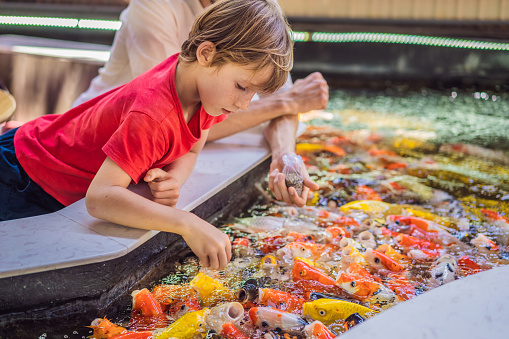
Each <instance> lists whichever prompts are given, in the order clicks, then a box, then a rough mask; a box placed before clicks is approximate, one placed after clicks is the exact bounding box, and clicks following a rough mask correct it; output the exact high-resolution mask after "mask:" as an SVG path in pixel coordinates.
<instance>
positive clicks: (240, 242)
mask: <svg viewBox="0 0 509 339" xmlns="http://www.w3.org/2000/svg"><path fill="white" fill-rule="evenodd" d="M232 252H233V254H234V255H235V257H237V258H238V257H243V256H250V255H254V250H253V247H252V246H251V240H249V238H246V237H239V238H236V239H235V240H233V242H232Z"/></svg>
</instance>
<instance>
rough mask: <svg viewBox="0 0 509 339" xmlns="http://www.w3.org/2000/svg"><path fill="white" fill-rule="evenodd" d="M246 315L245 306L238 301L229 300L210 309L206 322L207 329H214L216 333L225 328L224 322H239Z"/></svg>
mask: <svg viewBox="0 0 509 339" xmlns="http://www.w3.org/2000/svg"><path fill="white" fill-rule="evenodd" d="M243 316H244V307H242V305H241V304H240V303H238V302H228V303H224V304H221V305H217V306H214V307H212V308H211V309H210V313H209V315H208V316H207V318H206V320H205V322H206V323H207V329H208V330H209V329H213V330H214V331H216V333H219V332H221V331H222V330H223V324H225V323H230V324H238V323H239V322H240V320H241V319H242V317H243Z"/></svg>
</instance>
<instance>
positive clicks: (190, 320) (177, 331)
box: [154, 308, 210, 339]
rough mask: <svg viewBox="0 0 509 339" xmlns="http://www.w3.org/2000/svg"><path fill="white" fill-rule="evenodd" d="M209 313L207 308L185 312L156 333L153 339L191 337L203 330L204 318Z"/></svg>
mask: <svg viewBox="0 0 509 339" xmlns="http://www.w3.org/2000/svg"><path fill="white" fill-rule="evenodd" d="M209 314H210V309H208V308H204V309H201V310H199V311H194V312H190V313H186V314H184V315H183V316H182V317H180V318H179V319H177V320H176V321H175V322H174V323H172V324H171V325H170V326H168V327H167V328H166V329H165V330H164V331H162V332H161V333H159V334H157V335H156V336H155V338H154V339H170V338H181V339H192V338H194V337H195V335H196V334H197V333H204V332H205V328H206V324H207V323H206V319H207V317H208V315H209Z"/></svg>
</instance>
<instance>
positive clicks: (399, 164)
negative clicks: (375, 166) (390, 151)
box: [384, 162, 407, 171]
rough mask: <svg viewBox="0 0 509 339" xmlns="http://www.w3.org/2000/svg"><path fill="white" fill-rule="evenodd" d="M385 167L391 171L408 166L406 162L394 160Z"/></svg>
mask: <svg viewBox="0 0 509 339" xmlns="http://www.w3.org/2000/svg"><path fill="white" fill-rule="evenodd" d="M384 167H385V169H388V170H389V171H394V170H397V169H403V168H407V164H406V163H405V162H392V163H390V164H388V165H385V166H384Z"/></svg>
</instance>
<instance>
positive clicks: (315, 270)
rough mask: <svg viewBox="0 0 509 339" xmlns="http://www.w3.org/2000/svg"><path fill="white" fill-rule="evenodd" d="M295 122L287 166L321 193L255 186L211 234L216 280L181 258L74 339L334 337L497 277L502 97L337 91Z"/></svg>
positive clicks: (508, 204) (501, 246) (503, 246)
mask: <svg viewBox="0 0 509 339" xmlns="http://www.w3.org/2000/svg"><path fill="white" fill-rule="evenodd" d="M301 119H302V120H303V121H305V122H306V124H307V130H306V131H305V132H304V134H303V135H301V136H300V137H299V138H298V145H297V154H298V155H300V157H301V158H302V159H303V161H304V163H305V166H306V168H307V170H308V172H309V174H310V176H311V178H312V179H313V180H314V181H315V182H317V183H318V184H319V185H320V188H319V189H318V190H317V191H315V192H312V193H311V194H310V197H309V200H308V203H307V206H306V207H303V208H296V207H294V206H288V205H285V204H282V203H279V202H276V201H275V200H274V199H273V198H272V197H271V194H270V192H269V191H268V189H267V188H266V187H267V183H266V182H264V183H261V186H260V200H259V202H258V203H257V204H256V205H254V206H252V207H251V208H250V209H249V210H245V211H241V212H240V213H239V214H238V215H236V216H235V218H230V219H228V220H224V221H220V222H218V223H216V225H217V226H218V227H220V228H221V229H222V230H223V231H224V232H226V233H227V234H229V235H230V238H231V240H232V248H233V258H232V260H231V262H230V263H229V264H228V266H227V268H226V269H225V270H223V271H211V270H208V269H203V268H201V267H200V266H199V265H198V262H197V259H196V258H194V257H189V258H187V259H185V260H184V261H183V262H182V263H179V264H178V265H177V266H176V270H175V271H174V272H168V275H167V276H166V277H165V278H163V279H162V280H161V281H159V282H158V283H157V284H156V285H154V286H146V288H144V289H141V290H137V291H132V292H133V294H132V295H133V307H132V309H126V310H125V312H124V313H122V314H106V315H98V316H101V317H102V318H97V319H95V320H94V319H89V321H90V322H89V323H88V324H89V325H90V326H91V327H90V328H89V329H86V331H88V332H87V334H86V335H83V336H82V337H85V336H87V335H91V336H92V338H117V339H120V338H157V339H160V338H203V337H208V338H320V339H321V338H335V337H336V336H341V334H343V333H345V332H346V331H348V330H349V329H350V328H352V327H353V326H357V325H358V324H360V323H362V322H364V321H369V318H371V317H376V316H377V314H378V313H380V312H384V311H385V310H387V309H389V308H391V307H393V306H394V305H396V304H398V303H404V302H405V301H407V300H409V299H413V298H418V297H419V295H420V294H422V293H426V292H427V291H429V290H431V289H434V288H439V287H440V286H441V285H444V284H447V283H451V282H452V281H454V280H457V279H463V278H465V277H467V276H469V275H473V274H476V273H479V272H482V271H486V270H490V269H493V268H496V267H498V266H501V265H506V264H509V247H508V241H509V218H508V216H509V133H508V132H507V131H509V95H508V94H506V93H504V94H501V93H495V92H493V93H490V92H476V91H459V90H457V91H456V90H450V91H448V92H444V91H440V92H438V91H434V90H421V91H418V92H398V91H397V90H386V91H384V92H362V91H347V90H339V91H335V92H332V93H331V100H330V105H329V107H328V109H327V110H326V111H320V112H310V113H306V114H302V116H301ZM83 331H84V329H76V331H75V332H74V334H77V333H80V335H81V333H84V332H83ZM44 337H46V334H42V335H41V336H40V338H44ZM69 337H74V336H71V335H69Z"/></svg>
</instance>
